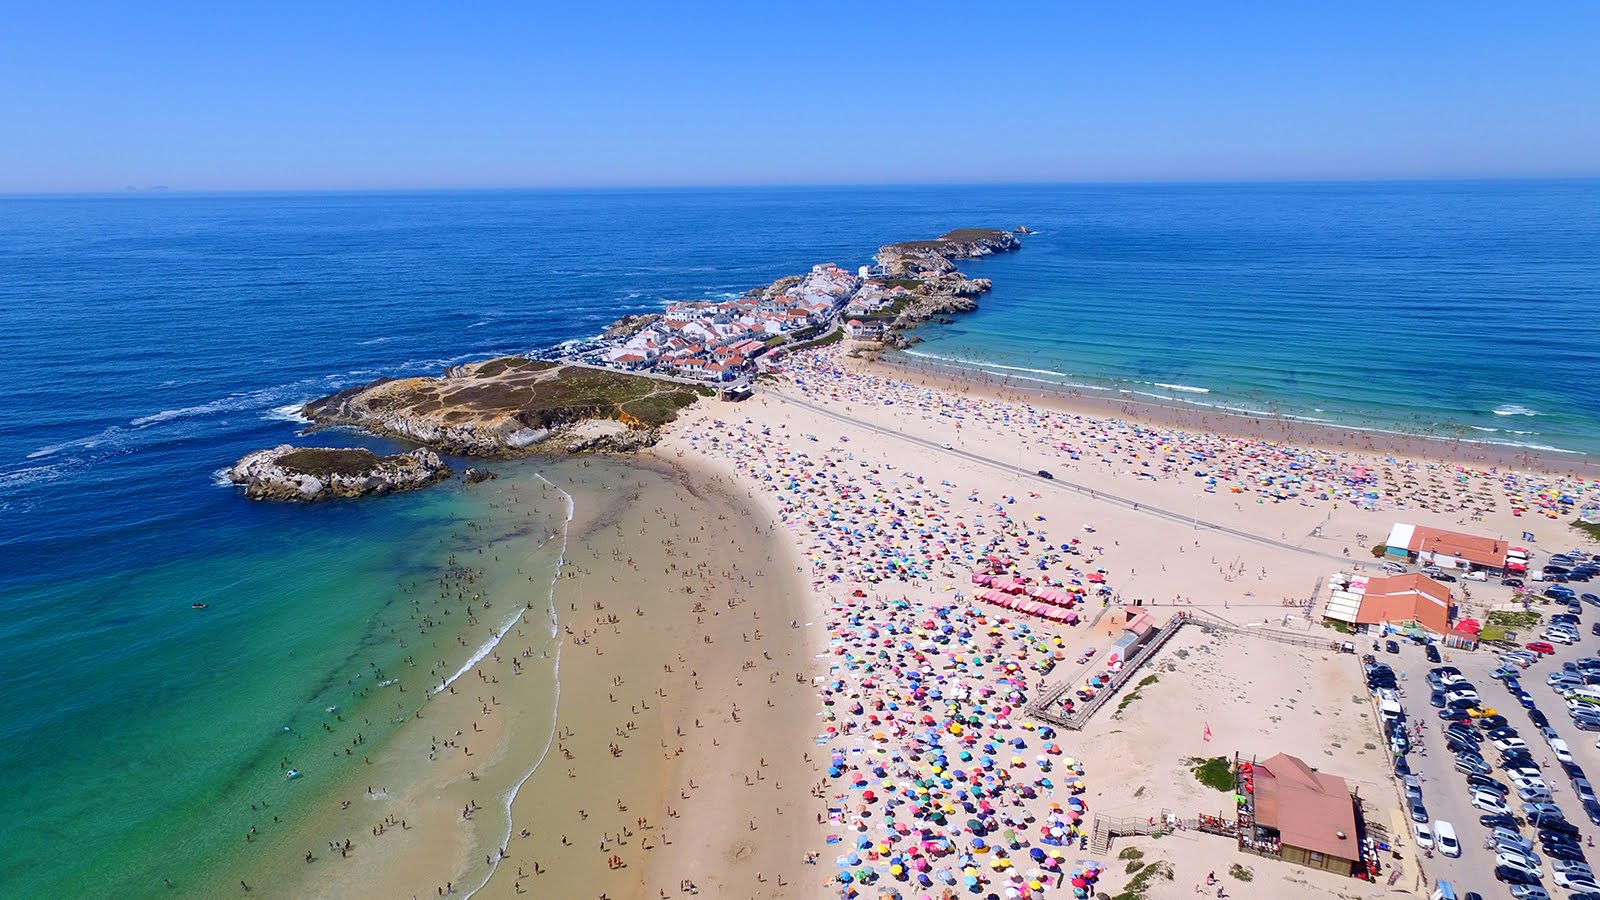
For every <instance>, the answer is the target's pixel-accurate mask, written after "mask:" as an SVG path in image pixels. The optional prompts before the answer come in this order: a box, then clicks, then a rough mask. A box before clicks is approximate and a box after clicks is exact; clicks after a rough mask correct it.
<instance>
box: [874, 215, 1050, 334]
mask: <svg viewBox="0 0 1600 900" xmlns="http://www.w3.org/2000/svg"><path fill="white" fill-rule="evenodd" d="M1021 246H1022V242H1021V241H1020V240H1018V238H1017V236H1016V234H1014V233H1012V232H1009V231H1005V230H1002V229H998V228H961V229H957V230H955V231H950V232H946V233H945V234H943V235H941V236H939V237H938V238H935V239H934V240H931V241H906V242H903V243H899V244H886V245H884V246H882V247H879V248H878V268H879V269H880V270H881V271H882V272H883V275H884V278H885V279H886V281H885V283H886V284H888V285H891V286H893V287H895V288H897V289H899V290H900V291H902V292H903V294H904V296H903V299H902V300H901V302H899V303H897V304H896V305H895V306H894V307H893V309H894V310H895V315H894V318H893V319H892V320H891V322H890V323H889V329H890V333H888V334H885V335H884V341H885V342H886V343H902V344H903V343H905V342H906V341H905V340H904V339H903V338H900V337H899V336H897V335H896V334H894V333H893V332H898V331H902V330H904V329H907V328H913V327H915V326H916V325H918V324H920V323H922V322H926V321H928V320H930V319H935V318H938V317H941V316H946V315H951V314H954V313H965V312H972V311H973V310H975V309H977V308H978V299H977V298H978V296H979V295H980V294H983V293H985V292H987V291H988V290H989V289H990V288H991V287H993V285H992V284H991V283H990V281H989V279H987V278H968V277H966V276H965V275H963V274H961V273H960V272H958V271H956V262H955V261H956V260H958V259H974V258H977V257H982V256H991V255H993V254H996V253H1008V252H1010V251H1012V250H1016V249H1018V248H1019V247H1021Z"/></svg>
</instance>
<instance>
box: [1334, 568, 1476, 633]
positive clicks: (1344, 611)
mask: <svg viewBox="0 0 1600 900" xmlns="http://www.w3.org/2000/svg"><path fill="white" fill-rule="evenodd" d="M1331 584H1332V593H1331V594H1330V596H1329V597H1328V605H1327V607H1326V608H1324V610H1323V614H1322V615H1323V618H1324V619H1331V620H1333V621H1336V622H1343V623H1345V624H1346V625H1369V626H1371V625H1377V626H1389V627H1393V628H1395V629H1398V630H1401V631H1409V632H1415V631H1416V630H1417V629H1421V630H1423V631H1427V632H1431V633H1432V634H1434V635H1437V636H1438V637H1440V638H1444V637H1447V636H1449V635H1450V634H1451V632H1452V628H1451V622H1452V621H1454V617H1455V597H1454V596H1453V595H1452V594H1451V593H1450V589H1449V588H1447V587H1445V586H1444V585H1442V584H1440V583H1439V582H1437V581H1434V580H1433V579H1432V578H1429V577H1428V576H1426V575H1418V574H1415V573H1412V574H1409V575H1394V576H1390V577H1387V578H1368V577H1366V576H1362V575H1349V574H1346V573H1343V572H1341V573H1338V574H1337V575H1335V576H1334V577H1333V579H1332V582H1331Z"/></svg>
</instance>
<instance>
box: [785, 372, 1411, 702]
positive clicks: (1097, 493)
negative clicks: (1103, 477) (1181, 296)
mask: <svg viewBox="0 0 1600 900" xmlns="http://www.w3.org/2000/svg"><path fill="white" fill-rule="evenodd" d="M769 390H770V389H769ZM773 393H775V394H777V395H778V396H780V397H782V398H783V400H784V402H785V403H793V404H794V405H796V406H799V407H801V408H804V409H808V410H811V411H812V412H814V413H817V414H819V415H822V416H826V417H828V418H830V419H834V420H836V421H839V422H844V423H846V424H848V425H852V426H854V427H857V428H861V429H865V430H867V431H876V432H878V433H879V434H884V435H888V436H890V437H893V438H896V439H898V440H902V441H905V442H907V443H911V444H916V445H917V446H919V447H924V448H926V449H928V450H933V451H935V452H939V453H947V454H950V455H952V456H957V457H960V458H962V459H965V460H968V461H970V462H975V463H978V464H980V465H985V466H989V467H990V468H993V469H999V470H1001V471H1003V472H1006V473H1008V474H1015V475H1023V476H1027V477H1028V478H1030V479H1032V484H1033V486H1034V487H1036V488H1039V487H1043V488H1055V489H1057V490H1073V491H1077V492H1078V493H1080V494H1087V495H1089V497H1090V498H1092V499H1095V500H1101V501H1104V502H1106V503H1111V504H1115V505H1117V506H1124V507H1127V508H1128V509H1132V510H1135V511H1137V512H1139V513H1142V514H1144V515H1148V516H1154V517H1156V518H1160V519H1167V520H1168V521H1172V522H1178V523H1181V524H1184V525H1193V526H1194V527H1196V528H1203V529H1205V530H1207V531H1214V532H1217V533H1218V534H1227V535H1231V536H1233V537H1237V538H1242V539H1244V540H1247V541H1251V542H1253V543H1256V544H1261V545H1263V546H1267V547H1273V548H1276V549H1278V550H1288V551H1291V552H1294V553H1303V554H1305V555H1307V556H1316V557H1321V558H1324V559H1330V560H1333V561H1335V562H1337V563H1339V565H1341V566H1346V567H1347V566H1351V565H1354V564H1355V562H1357V561H1352V560H1351V559H1350V558H1349V557H1347V556H1343V555H1340V554H1335V553H1326V552H1323V551H1321V550H1316V549H1313V548H1310V547H1302V546H1300V545H1298V544H1291V543H1288V542H1286V541H1280V540H1275V539H1273V538H1269V537H1266V536H1264V535H1259V534H1255V533H1253V532H1249V531H1245V530H1243V529H1239V528H1233V527H1230V526H1228V525H1223V524H1221V523H1218V522H1210V521H1207V520H1205V519H1200V518H1197V517H1195V516H1191V515H1184V514H1183V513H1179V512H1174V511H1173V510H1170V509H1162V508H1161V507H1159V506H1151V505H1150V504H1148V503H1145V502H1143V501H1137V500H1131V499H1129V498H1127V497H1122V496H1119V495H1117V494H1113V493H1108V492H1106V491H1104V490H1101V489H1100V488H1098V487H1091V486H1090V485H1087V484H1080V483H1078V482H1076V481H1070V480H1068V479H1065V478H1062V477H1060V476H1059V475H1058V476H1056V477H1055V478H1053V479H1048V480H1047V479H1044V478H1040V477H1039V476H1038V471H1037V470H1035V469H1028V468H1024V467H1022V466H1017V465H1013V464H1011V463H1007V462H1005V461H1003V460H999V459H995V458H993V457H990V456H984V455H983V454H981V453H974V452H972V451H970V450H963V449H959V448H956V447H945V446H943V445H942V444H940V443H938V442H936V441H932V440H929V439H927V438H923V437H918V436H916V435H914V434H907V433H906V432H904V431H901V430H899V429H895V428H890V427H887V426H883V425H878V424H876V423H873V422H868V421H866V420H865V419H859V418H856V417H855V416H850V415H846V414H844V413H841V412H838V411H837V410H834V409H830V408H828V407H826V406H823V405H822V404H819V403H813V402H811V401H810V400H803V399H801V398H799V397H796V396H795V395H793V394H791V393H788V392H787V391H773ZM1423 701H1424V702H1426V701H1427V698H1426V697H1424V698H1423Z"/></svg>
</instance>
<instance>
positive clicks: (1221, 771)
mask: <svg viewBox="0 0 1600 900" xmlns="http://www.w3.org/2000/svg"><path fill="white" fill-rule="evenodd" d="M1183 763H1184V765H1186V766H1188V767H1189V771H1190V772H1191V773H1193V775H1194V780H1195V781H1198V782H1200V783H1201V784H1203V785H1205V786H1206V787H1208V788H1211V789H1212V790H1216V791H1227V792H1229V793H1232V792H1233V791H1234V790H1236V789H1237V788H1238V787H1239V783H1238V782H1237V781H1236V780H1235V779H1234V777H1233V762H1232V761H1230V760H1229V759H1228V758H1227V757H1226V756H1211V757H1200V756H1191V757H1189V758H1188V759H1186V760H1184V761H1183Z"/></svg>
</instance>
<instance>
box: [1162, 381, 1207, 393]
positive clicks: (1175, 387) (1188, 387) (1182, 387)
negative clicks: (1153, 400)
mask: <svg viewBox="0 0 1600 900" xmlns="http://www.w3.org/2000/svg"><path fill="white" fill-rule="evenodd" d="M1150 383H1151V384H1153V385H1155V386H1156V387H1163V388H1166V389H1167V390H1169V391H1183V392H1184V393H1185V394H1209V393H1211V388H1206V387H1195V386H1194V385H1192V384H1167V383H1166V382H1164V381H1152V382H1150Z"/></svg>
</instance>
